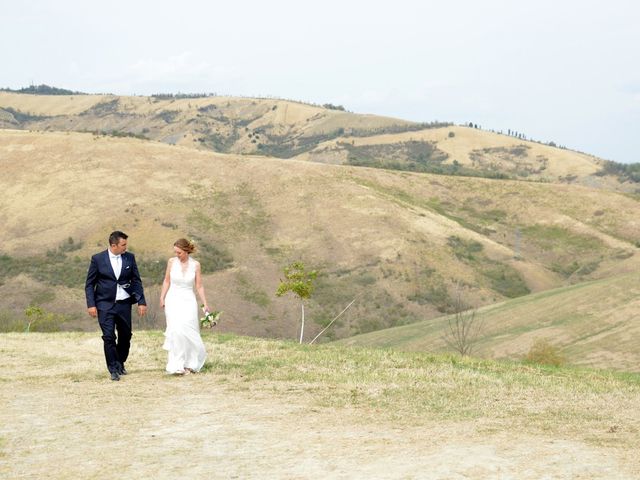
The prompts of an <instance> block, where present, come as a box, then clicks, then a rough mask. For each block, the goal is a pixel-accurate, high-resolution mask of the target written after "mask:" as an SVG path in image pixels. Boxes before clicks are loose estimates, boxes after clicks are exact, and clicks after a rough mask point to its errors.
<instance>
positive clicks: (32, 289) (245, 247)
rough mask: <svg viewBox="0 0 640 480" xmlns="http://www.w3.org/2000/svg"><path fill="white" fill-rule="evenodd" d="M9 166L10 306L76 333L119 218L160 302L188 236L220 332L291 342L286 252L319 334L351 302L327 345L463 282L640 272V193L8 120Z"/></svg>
mask: <svg viewBox="0 0 640 480" xmlns="http://www.w3.org/2000/svg"><path fill="white" fill-rule="evenodd" d="M74 101H75V100H74ZM82 101H84V99H82ZM84 107H86V105H83V106H82V107H81V108H79V109H78V111H83V109H84ZM43 108H44V107H43ZM0 159H1V162H2V163H1V169H2V175H1V176H0V188H1V189H2V191H3V192H4V196H3V200H2V201H0V218H1V219H2V223H3V227H4V228H3V230H2V250H1V252H2V257H0V258H1V261H2V275H1V278H0V280H1V281H2V284H3V285H2V286H1V287H0V293H2V297H1V298H3V299H4V300H2V302H3V303H2V304H1V305H0V311H3V312H14V313H15V312H18V313H19V312H22V311H23V310H24V308H26V307H27V306H28V305H30V304H39V305H43V306H44V307H46V308H47V309H49V310H52V311H57V312H62V313H64V314H65V315H67V316H68V317H69V318H73V317H74V316H77V318H76V319H75V320H74V322H75V323H74V322H71V323H70V324H73V325H76V326H79V325H80V326H83V328H84V327H87V326H88V325H89V326H92V325H90V322H89V320H88V317H87V319H84V316H83V312H84V301H83V291H82V287H83V281H84V274H85V272H86V265H87V263H88V259H89V256H90V254H91V253H93V252H95V251H97V250H99V249H102V248H105V247H106V245H105V243H106V237H107V235H108V233H109V232H110V231H111V230H113V229H115V228H119V229H122V230H124V231H125V232H127V233H129V235H130V236H131V241H130V245H131V248H132V250H133V251H134V252H135V253H136V254H137V256H138V258H139V259H140V260H139V262H140V263H141V270H142V272H143V275H144V276H145V283H146V284H147V285H148V287H147V288H148V291H149V297H150V298H151V299H152V301H153V296H154V295H157V286H158V284H159V282H160V281H161V279H162V274H163V271H164V265H165V262H166V259H167V258H168V257H169V256H170V255H171V254H172V251H171V245H172V244H173V241H174V240H175V239H176V238H178V237H180V236H187V237H189V238H193V239H195V240H196V242H197V243H199V244H200V246H201V251H200V254H199V255H200V256H199V258H200V259H201V261H202V262H203V267H204V270H205V273H206V286H207V288H208V290H209V291H210V292H211V297H212V298H213V299H214V300H213V301H214V302H215V304H216V307H217V308H220V309H222V310H224V312H225V318H226V321H225V322H223V325H222V326H221V328H222V329H223V330H225V329H227V330H233V331H236V332H239V333H250V334H254V335H266V336H285V337H289V338H295V337H296V331H297V328H298V321H299V319H298V313H299V307H298V305H297V304H296V302H295V301H294V299H293V298H280V299H279V298H276V297H275V295H274V292H275V290H276V288H277V286H278V283H279V281H280V278H281V276H282V268H283V267H284V266H285V265H286V264H288V263H290V262H292V261H294V260H301V261H303V262H304V263H305V264H306V265H308V266H309V267H311V268H315V269H318V270H319V271H320V277H319V279H318V282H317V289H316V291H315V293H314V295H313V297H312V300H311V301H310V303H309V305H308V308H307V311H308V314H309V315H310V316H311V319H312V324H311V327H309V330H308V335H309V336H310V335H312V334H314V333H316V332H317V331H319V330H320V328H321V326H322V325H323V324H325V323H326V322H328V321H329V320H330V319H331V318H333V316H334V315H336V314H337V313H338V312H339V311H340V310H341V309H342V308H344V307H345V306H346V305H347V304H348V303H349V302H350V301H351V300H353V299H355V300H356V302H355V303H354V305H353V307H352V308H351V309H350V310H349V311H348V312H347V313H346V314H345V315H344V316H343V318H341V320H340V321H339V322H338V323H337V324H336V325H335V326H334V327H332V329H331V330H330V331H329V332H328V334H327V337H326V338H332V337H333V338H335V337H344V336H348V335H352V334H354V333H359V332H366V331H371V330H376V329H380V328H384V327H388V326H393V325H400V324H404V323H411V322H415V321H417V320H420V319H424V318H434V317H437V316H439V315H441V314H442V313H446V312H448V311H450V310H451V308H452V298H453V296H454V294H455V292H456V290H457V289H460V288H462V289H464V291H465V296H466V299H467V301H468V302H469V303H470V304H474V305H486V304H490V303H494V302H496V301H500V300H503V299H505V298H509V297H515V296H520V295H523V294H526V293H528V292H536V291H541V290H545V289H549V288H553V287H558V286H561V285H564V284H567V283H577V282H581V281H584V280H588V279H594V278H603V277H606V276H610V275H614V274H617V273H620V272H625V271H631V270H633V269H636V268H637V266H638V260H637V259H638V256H637V254H636V250H637V248H636V243H635V242H636V241H637V239H638V238H639V233H640V231H639V230H640V225H638V223H637V218H638V214H639V213H640V208H639V204H638V201H637V200H635V199H634V198H632V197H629V196H625V195H621V194H617V193H612V192H610V191H607V190H601V189H593V188H585V187H581V186H575V185H558V184H551V183H533V182H522V181H511V180H490V179H484V178H473V177H459V176H444V175H430V174H423V173H411V172H400V171H392V170H384V169H370V168H359V167H353V166H342V165H326V164H319V163H314V162H306V161H299V160H294V159H288V160H282V159H275V158H268V157H264V156H253V155H237V154H219V153H212V152H209V151H205V150H195V149H193V148H191V147H186V146H181V145H167V144H163V143H158V142H153V141H146V140H142V139H135V138H117V137H112V136H104V135H97V134H92V133H64V132H48V133H46V132H27V131H17V130H3V131H0ZM154 316H155V317H156V319H157V321H158V323H159V324H161V323H162V318H161V313H160V312H158V311H157V309H156V311H155V312H152V317H154Z"/></svg>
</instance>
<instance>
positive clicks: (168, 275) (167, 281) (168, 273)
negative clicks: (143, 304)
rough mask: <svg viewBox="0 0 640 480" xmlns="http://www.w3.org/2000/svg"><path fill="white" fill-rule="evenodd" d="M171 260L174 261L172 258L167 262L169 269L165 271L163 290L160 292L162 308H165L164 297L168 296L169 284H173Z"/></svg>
mask: <svg viewBox="0 0 640 480" xmlns="http://www.w3.org/2000/svg"><path fill="white" fill-rule="evenodd" d="M171 262H173V258H170V259H169V261H168V262H167V270H166V271H165V273H164V281H163V282H162V291H161V292H160V308H164V297H166V296H167V291H168V290H169V285H170V284H171Z"/></svg>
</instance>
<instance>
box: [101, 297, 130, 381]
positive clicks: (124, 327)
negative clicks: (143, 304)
mask: <svg viewBox="0 0 640 480" xmlns="http://www.w3.org/2000/svg"><path fill="white" fill-rule="evenodd" d="M98 323H100V328H101V329H102V341H103V342H104V358H105V360H106V362H107V369H108V370H109V372H117V371H118V370H119V369H120V366H122V365H124V362H126V361H127V357H128V356H129V348H130V346H131V304H130V303H114V304H113V306H112V307H111V308H110V309H109V310H98Z"/></svg>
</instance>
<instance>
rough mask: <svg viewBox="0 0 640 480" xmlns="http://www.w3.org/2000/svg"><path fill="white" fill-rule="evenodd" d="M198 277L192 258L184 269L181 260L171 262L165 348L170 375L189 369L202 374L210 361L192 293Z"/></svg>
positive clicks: (166, 308) (166, 298)
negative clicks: (208, 360)
mask: <svg viewBox="0 0 640 480" xmlns="http://www.w3.org/2000/svg"><path fill="white" fill-rule="evenodd" d="M195 278H196V262H195V261H194V260H193V259H191V257H189V259H188V260H187V268H186V270H183V268H182V263H181V262H180V260H178V259H177V258H175V259H174V260H173V262H172V266H171V271H170V279H171V283H170V285H169V290H168V291H167V296H166V297H165V307H164V312H165V316H166V319H167V329H166V331H165V333H164V335H165V340H164V345H163V346H162V348H164V349H165V350H167V351H168V352H169V357H168V361H167V368H166V370H167V372H168V373H184V372H185V370H186V369H189V370H192V371H194V372H197V371H199V370H200V369H201V368H202V366H203V365H204V361H205V359H206V358H207V352H206V351H205V348H204V343H203V342H202V338H201V337H200V321H199V320H198V302H197V301H196V295H195V293H194V290H193V285H194V283H195Z"/></svg>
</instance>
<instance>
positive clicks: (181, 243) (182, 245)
mask: <svg viewBox="0 0 640 480" xmlns="http://www.w3.org/2000/svg"><path fill="white" fill-rule="evenodd" d="M173 246H174V247H178V248H179V249H180V250H184V251H185V252H187V253H193V252H195V251H196V245H195V243H193V242H192V241H191V240H187V239H186V238H179V239H178V240H176V241H175V243H174V244H173Z"/></svg>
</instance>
